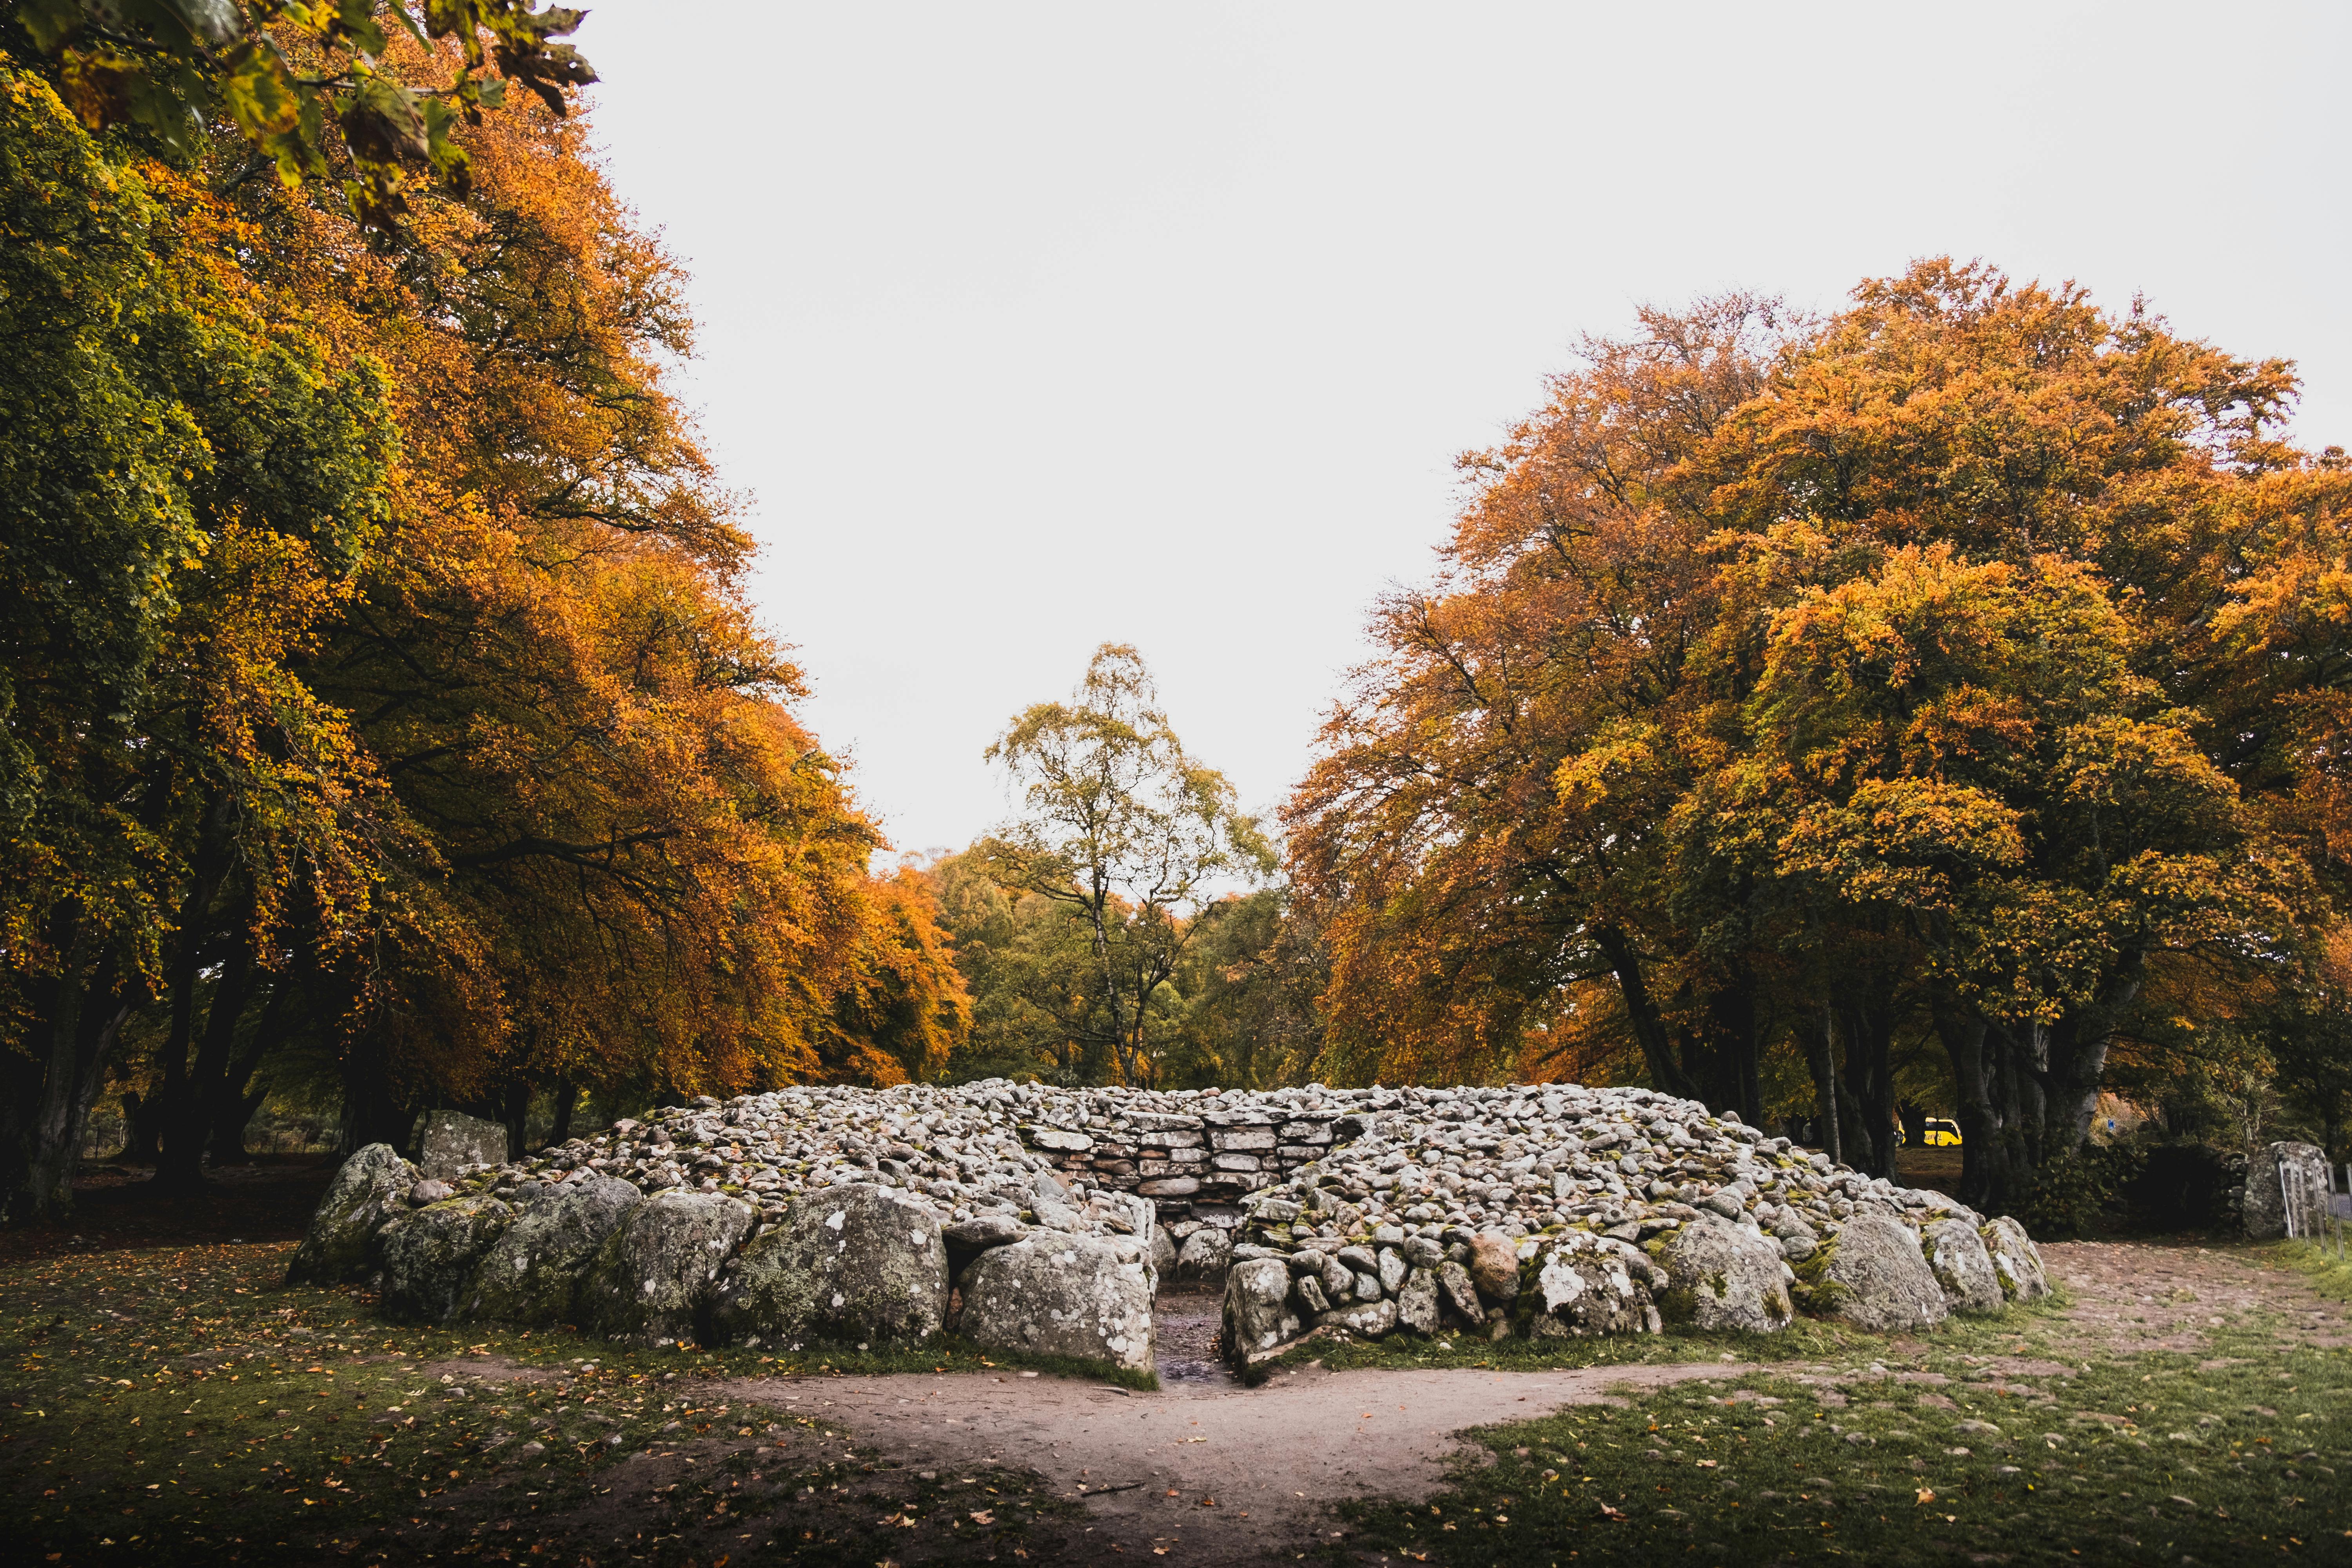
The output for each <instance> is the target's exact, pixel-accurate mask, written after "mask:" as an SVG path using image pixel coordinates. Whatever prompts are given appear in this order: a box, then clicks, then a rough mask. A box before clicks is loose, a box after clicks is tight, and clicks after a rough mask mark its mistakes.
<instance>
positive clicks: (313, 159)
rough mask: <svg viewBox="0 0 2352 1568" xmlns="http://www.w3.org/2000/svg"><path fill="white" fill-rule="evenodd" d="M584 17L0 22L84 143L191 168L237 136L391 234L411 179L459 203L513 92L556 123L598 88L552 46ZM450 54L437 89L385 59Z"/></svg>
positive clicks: (569, 54)
mask: <svg viewBox="0 0 2352 1568" xmlns="http://www.w3.org/2000/svg"><path fill="white" fill-rule="evenodd" d="M585 15H586V13H585V12H583V11H575V10H564V9H562V8H551V9H549V10H545V11H541V10H538V9H537V8H536V7H535V6H534V5H532V3H531V0H423V3H422V4H421V5H416V6H415V8H414V9H412V8H411V6H410V5H409V3H408V0H337V3H335V4H332V5H326V4H320V5H310V4H304V3H302V0H127V3H126V0H16V5H15V6H14V8H13V10H12V13H11V15H10V17H9V20H10V21H11V22H12V23H13V24H14V25H15V26H16V27H17V28H20V29H22V31H23V33H24V35H25V36H26V37H27V38H28V39H29V40H30V41H31V42H32V44H33V45H34V47H35V49H36V50H37V53H38V54H39V55H41V56H43V57H46V59H47V68H46V69H47V75H48V78H49V79H50V82H51V84H52V85H53V86H54V87H56V89H58V93H59V94H60V96H62V97H63V99H64V100H65V101H66V102H67V103H68V105H69V106H71V108H72V109H73V110H74V112H75V113H76V114H77V115H79V117H80V119H81V121H82V122H83V123H84V124H85V125H87V126H89V129H91V130H92V131H102V130H104V129H106V128H107V127H109V126H111V125H117V124H122V123H126V122H127V123H130V124H133V125H136V126H138V127H139V128H140V129H141V130H142V132H145V133H146V134H148V135H149V136H151V137H152V138H153V139H154V142H155V143H156V144H157V145H158V146H159V147H160V148H162V149H163V150H165V151H166V152H168V153H170V154H172V155H173V156H174V157H175V158H177V159H179V160H182V161H184V162H188V161H194V159H195V158H196V157H197V155H198V154H199V153H200V151H201V150H202V148H203V146H204V142H205V132H206V130H207V128H208V127H209V126H210V125H213V124H215V123H226V124H228V125H233V126H234V127H235V129H236V132H237V133H238V134H239V135H240V136H241V137H242V138H243V140H244V141H245V142H246V143H247V145H248V146H249V147H250V148H251V149H252V152H253V157H254V164H255V165H256V166H258V167H267V168H274V169H275V170H276V172H277V174H278V178H279V180H281V181H282V182H283V183H284V184H286V185H287V186H288V187H289V188H291V187H294V186H298V185H299V184H303V183H304V182H305V181H323V180H328V179H331V178H340V181H341V189H342V193H343V195H344V196H345V198H346V200H347V201H348V202H349V204H350V207H351V210H352V212H354V213H356V214H357V215H358V216H360V217H361V219H362V221H363V222H365V223H367V224H370V225H372V226H376V227H379V228H382V229H387V230H388V229H390V228H391V227H393V226H394V224H395V223H396V222H397V220H398V219H399V218H400V217H401V216H403V215H404V214H405V213H406V212H407V211H408V210H409V201H408V195H407V193H408V192H409V191H410V189H411V188H412V186H413V183H414V180H415V175H416V174H417V173H418V172H419V171H427V170H429V172H430V174H431V175H432V176H433V177H436V178H437V179H438V180H439V181H440V182H441V183H442V184H443V185H444V186H445V187H446V188H447V189H449V190H451V191H454V192H456V193H457V194H459V195H463V194H464V193H465V191H466V190H467V187H468V186H469V184H470V183H471V168H470V163H471V160H470V158H469V156H468V154H467V149H466V147H465V145H464V144H463V142H462V140H461V139H460V138H459V137H458V136H457V134H456V132H457V128H458V127H459V125H460V124H472V125H478V124H480V123H481V121H482V111H483V110H486V109H497V108H498V107H499V106H500V105H501V104H503V103H504V102H505V101H506V85H507V83H508V82H509V81H510V80H511V81H518V82H520V83H521V84H522V85H523V86H524V87H525V88H527V89H530V91H531V92H533V93H535V94H537V95H538V97H539V99H540V100H541V101H542V102H544V103H545V104H546V106H547V109H548V110H549V111H550V112H551V113H553V114H557V115H561V114H562V113H563V112H564V111H565V108H566V102H565V89H568V88H574V87H583V86H585V85H587V84H588V83H590V82H593V81H594V80H595V79H596V73H595V72H594V71H593V70H592V69H590V68H589V66H588V62H587V61H586V60H585V59H583V58H581V55H580V53H579V51H578V50H576V49H574V48H573V47H572V46H571V45H569V44H565V43H561V42H558V41H557V40H559V39H561V38H562V37H565V36H567V35H569V34H570V33H571V32H572V30H573V29H575V28H577V27H578V26H579V25H580V22H581V19H582V18H583V16H585ZM445 39H446V40H447V41H448V48H447V52H448V53H449V54H451V55H454V57H455V59H454V60H453V61H452V62H451V63H452V64H453V65H454V66H455V75H454V76H453V77H452V78H451V79H449V81H448V82H447V84H446V85H445V86H438V87H426V86H424V85H423V84H421V83H420V82H419V81H418V80H417V79H416V78H415V75H414V73H413V72H410V71H406V70H403V69H401V68H398V67H397V66H396V65H394V63H392V60H391V59H390V58H388V57H392V56H394V55H395V54H396V52H397V49H398V47H399V45H400V44H402V43H407V44H410V45H412V46H413V47H415V49H417V50H421V51H424V52H425V53H428V54H435V53H436V48H435V44H436V40H445ZM494 60H495V63H496V66H497V71H496V73H495V74H493V73H492V72H491V70H490V66H491V64H492V63H493V61H494ZM439 74H440V73H439V72H436V73H435V79H438V76H439ZM248 172H251V167H250V166H249V168H248Z"/></svg>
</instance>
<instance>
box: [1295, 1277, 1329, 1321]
mask: <svg viewBox="0 0 2352 1568" xmlns="http://www.w3.org/2000/svg"><path fill="white" fill-rule="evenodd" d="M1290 1289H1291V1293H1292V1294H1294V1295H1296V1296H1297V1298H1298V1304H1299V1305H1300V1306H1302V1307H1304V1308H1306V1309H1307V1312H1308V1314H1309V1315H1313V1314H1316V1313H1320V1312H1328V1311H1329V1310H1331V1298H1330V1297H1328V1296H1326V1295H1325V1294H1323V1280H1322V1278H1321V1277H1320V1276H1319V1275H1314V1274H1301V1275H1300V1276H1299V1277H1298V1279H1297V1281H1296V1282H1294V1283H1293V1284H1292V1286H1291V1287H1290Z"/></svg>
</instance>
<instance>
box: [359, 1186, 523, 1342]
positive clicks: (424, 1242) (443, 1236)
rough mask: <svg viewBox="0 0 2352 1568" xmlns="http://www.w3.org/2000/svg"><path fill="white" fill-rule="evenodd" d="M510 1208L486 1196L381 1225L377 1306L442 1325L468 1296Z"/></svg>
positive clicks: (423, 1210)
mask: <svg viewBox="0 0 2352 1568" xmlns="http://www.w3.org/2000/svg"><path fill="white" fill-rule="evenodd" d="M513 1222H514V1210H513V1209H511V1208H509V1206H508V1205H505V1204H502V1203H500V1202H499V1200H498V1199H496V1198H493V1197H486V1196H475V1197H467V1198H451V1199H450V1200H449V1201H448V1202H446V1203H438V1204H431V1205H426V1206H425V1207H424V1208H421V1209H412V1210H410V1211H409V1212H408V1213H407V1214H405V1215H402V1216H401V1217H400V1218H398V1219H396V1220H394V1221H393V1222H392V1223H391V1224H390V1225H388V1226H384V1227H383V1310H385V1311H386V1312H387V1313H389V1314H391V1315H392V1316H394V1317H395V1318H420V1319H423V1320H424V1321H425V1322H428V1323H446V1322H448V1321H450V1320H451V1319H453V1318H455V1317H457V1314H458V1312H459V1311H461V1310H464V1308H465V1306H466V1303H467V1302H468V1301H470V1300H473V1295H474V1276H475V1273H476V1272H477V1269H478V1266H479V1265H480V1263H481V1261H482V1258H483V1257H484V1256H485V1255H486V1254H488V1252H489V1250H490V1248H491V1247H492V1246H493V1245H495V1244H496V1243H497V1241H498V1239H499V1236H500V1235H502V1234H503V1233H504V1232H505V1230H506V1228H507V1226H509V1225H511V1224H512V1223H513Z"/></svg>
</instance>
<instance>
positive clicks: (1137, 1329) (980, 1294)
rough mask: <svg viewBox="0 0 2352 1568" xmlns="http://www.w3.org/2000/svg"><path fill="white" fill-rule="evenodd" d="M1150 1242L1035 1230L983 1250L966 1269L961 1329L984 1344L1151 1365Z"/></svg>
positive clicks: (1122, 1365) (1126, 1367)
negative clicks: (1037, 1233) (1050, 1234)
mask: <svg viewBox="0 0 2352 1568" xmlns="http://www.w3.org/2000/svg"><path fill="white" fill-rule="evenodd" d="M1144 1245H1145V1244H1144V1243H1143V1242H1142V1241H1141V1240H1139V1238H1134V1237H1120V1238H1119V1239H1118V1241H1117V1242H1105V1241H1097V1240H1095V1239H1093V1238H1091V1237H1083V1236H1055V1237H1044V1236H1032V1237H1029V1238H1028V1239H1027V1240H1025V1241H1016V1242H1014V1243H1013V1245H1012V1246H1010V1247H996V1248H994V1249H992V1250H991V1251H988V1252H983V1253H982V1254H981V1255H980V1257H979V1258H978V1259H977V1260H976V1261H974V1262H973V1264H972V1265H971V1268H967V1269H965V1270H964V1273H963V1278H962V1279H961V1280H960V1281H959V1282H958V1283H959V1285H960V1286H961V1289H962V1291H963V1316H962V1318H961V1321H960V1323H959V1325H958V1326H959V1328H960V1329H961V1332H962V1335H963V1337H964V1338H965V1339H967V1340H970V1341H971V1342H972V1343H974V1344H976V1345H978V1346H980V1347H981V1348H982V1349H983V1350H986V1349H997V1350H1009V1351H1024V1352H1029V1353H1030V1354H1033V1355H1056V1356H1068V1357H1070V1358H1071V1359H1073V1360H1076V1361H1084V1362H1095V1363H1107V1364H1108V1365H1110V1366H1113V1367H1117V1368H1119V1369H1121V1370H1123V1371H1127V1372H1141V1373H1149V1372H1150V1371H1151V1370H1152V1365H1153V1363H1152V1353H1153V1338H1152V1327H1151V1296H1152V1288H1153V1285H1154V1284H1155V1280H1154V1278H1153V1275H1152V1272H1151V1268H1150V1265H1149V1264H1148V1263H1147V1262H1146V1261H1145V1258H1146V1254H1145V1252H1144V1250H1143V1248H1144Z"/></svg>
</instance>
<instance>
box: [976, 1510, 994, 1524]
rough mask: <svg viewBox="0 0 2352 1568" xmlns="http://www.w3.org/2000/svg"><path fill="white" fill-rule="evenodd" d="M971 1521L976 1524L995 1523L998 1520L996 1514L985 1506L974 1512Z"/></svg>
mask: <svg viewBox="0 0 2352 1568" xmlns="http://www.w3.org/2000/svg"><path fill="white" fill-rule="evenodd" d="M971 1521H972V1523H974V1524H994V1523H995V1522H996V1515H995V1514H993V1513H992V1512H991V1511H989V1510H987V1509H984V1508H983V1509H981V1510H978V1511H976V1512H975V1513H973V1515H972V1516H971Z"/></svg>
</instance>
